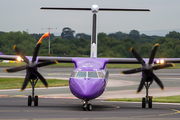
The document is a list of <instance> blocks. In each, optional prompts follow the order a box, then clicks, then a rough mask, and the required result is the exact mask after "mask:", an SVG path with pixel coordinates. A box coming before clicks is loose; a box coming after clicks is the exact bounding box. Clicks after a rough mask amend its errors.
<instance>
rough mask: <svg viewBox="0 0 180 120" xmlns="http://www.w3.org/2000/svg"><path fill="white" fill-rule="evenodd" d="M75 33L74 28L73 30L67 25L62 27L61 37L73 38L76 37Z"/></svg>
mask: <svg viewBox="0 0 180 120" xmlns="http://www.w3.org/2000/svg"><path fill="white" fill-rule="evenodd" d="M74 33H75V31H74V30H72V29H71V28H69V27H65V28H63V29H62V33H61V37H62V38H63V39H68V40H71V39H73V38H74Z"/></svg>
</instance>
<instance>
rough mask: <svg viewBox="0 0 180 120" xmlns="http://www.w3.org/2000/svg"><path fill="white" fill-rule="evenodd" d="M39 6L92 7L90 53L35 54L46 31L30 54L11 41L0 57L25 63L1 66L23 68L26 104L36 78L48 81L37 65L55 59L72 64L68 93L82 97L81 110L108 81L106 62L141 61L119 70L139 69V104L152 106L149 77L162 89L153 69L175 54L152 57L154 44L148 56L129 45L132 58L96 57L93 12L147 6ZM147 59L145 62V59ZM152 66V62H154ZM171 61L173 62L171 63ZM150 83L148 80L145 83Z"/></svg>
mask: <svg viewBox="0 0 180 120" xmlns="http://www.w3.org/2000/svg"><path fill="white" fill-rule="evenodd" d="M40 9H45V10H87V11H92V14H93V16H92V17H93V20H92V37H91V50H90V57H89V58H83V57H49V56H37V55H38V51H39V48H40V45H41V43H42V40H43V39H44V38H45V37H48V36H49V33H46V34H44V35H43V36H42V37H41V38H40V40H39V41H38V42H37V44H36V47H35V50H34V53H33V56H25V55H24V54H23V53H22V52H21V51H20V50H19V49H18V48H17V46H16V45H15V46H14V50H15V52H16V53H17V55H18V56H16V55H0V59H3V60H16V59H17V58H19V57H20V59H23V61H24V62H26V65H25V66H19V67H15V68H9V69H5V71H6V72H9V73H11V72H17V71H21V70H26V77H25V80H24V83H23V85H22V88H21V91H23V90H24V89H25V88H26V86H27V84H28V82H30V83H31V86H32V95H30V96H28V106H31V105H32V102H34V106H38V96H34V88H35V85H36V83H37V82H38V80H39V79H40V80H41V81H42V82H43V84H44V85H45V86H46V87H48V83H47V81H46V80H45V78H44V77H43V76H42V75H41V74H40V73H39V72H38V68H39V67H43V66H46V65H50V64H55V63H58V62H60V63H74V65H75V68H74V71H73V72H72V74H71V76H70V78H69V88H70V91H71V93H72V94H73V95H74V96H75V97H77V98H79V99H81V100H83V105H82V109H83V110H84V111H91V110H92V104H91V103H90V100H93V99H95V98H97V97H99V96H100V95H102V94H103V92H104V91H105V89H106V85H107V82H108V76H109V71H108V69H107V68H106V64H107V63H108V64H137V63H141V64H142V68H138V69H133V70H127V71H122V73H124V74H130V73H136V72H142V80H141V83H140V85H139V88H138V92H140V90H141V89H142V87H143V85H145V87H146V98H145V100H144V98H143V101H142V104H143V106H142V108H144V106H145V104H146V103H149V104H150V105H149V108H151V107H152V99H148V89H149V86H150V84H151V83H152V81H153V80H155V81H156V82H157V83H158V85H159V86H160V87H161V88H162V89H164V86H163V84H162V82H161V81H160V80H159V79H158V78H157V76H156V75H155V74H154V73H153V70H156V69H162V68H165V67H170V66H174V64H173V63H179V62H180V59H179V58H165V59H164V60H163V59H160V58H154V56H155V53H156V50H157V47H158V45H159V44H156V45H155V46H154V48H153V49H152V52H151V56H150V59H148V58H141V57H140V56H139V55H138V54H137V53H136V52H135V50H134V49H133V48H131V52H132V54H133V55H134V56H135V58H98V57H97V13H98V12H99V11H150V10H149V9H120V8H99V7H98V5H92V7H91V8H62V7H41V8H40ZM147 61H149V62H147ZM159 62H161V63H162V64H159V65H157V66H154V64H158V63H159ZM171 62H173V63H171ZM149 83H150V84H149Z"/></svg>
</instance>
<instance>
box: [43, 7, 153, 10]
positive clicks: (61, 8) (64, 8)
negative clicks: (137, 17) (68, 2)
mask: <svg viewBox="0 0 180 120" xmlns="http://www.w3.org/2000/svg"><path fill="white" fill-rule="evenodd" d="M41 9H46V10H48V9H49V10H91V8H66V7H41ZM99 11H150V10H149V9H121V8H99Z"/></svg>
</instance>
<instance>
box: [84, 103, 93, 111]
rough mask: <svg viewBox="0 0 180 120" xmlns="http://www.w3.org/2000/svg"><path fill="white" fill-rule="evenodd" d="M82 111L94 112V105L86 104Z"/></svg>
mask: <svg viewBox="0 0 180 120" xmlns="http://www.w3.org/2000/svg"><path fill="white" fill-rule="evenodd" d="M82 109H83V110H84V111H91V110H92V105H91V104H90V103H89V104H88V103H85V104H83V106H82Z"/></svg>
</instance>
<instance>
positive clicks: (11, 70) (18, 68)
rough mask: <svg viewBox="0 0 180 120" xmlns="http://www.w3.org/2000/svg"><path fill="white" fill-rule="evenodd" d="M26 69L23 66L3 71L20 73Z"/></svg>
mask: <svg viewBox="0 0 180 120" xmlns="http://www.w3.org/2000/svg"><path fill="white" fill-rule="evenodd" d="M26 68H27V67H26V65H25V66H19V67H14V68H10V69H5V71H6V72H17V71H21V70H25V69H26Z"/></svg>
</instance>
